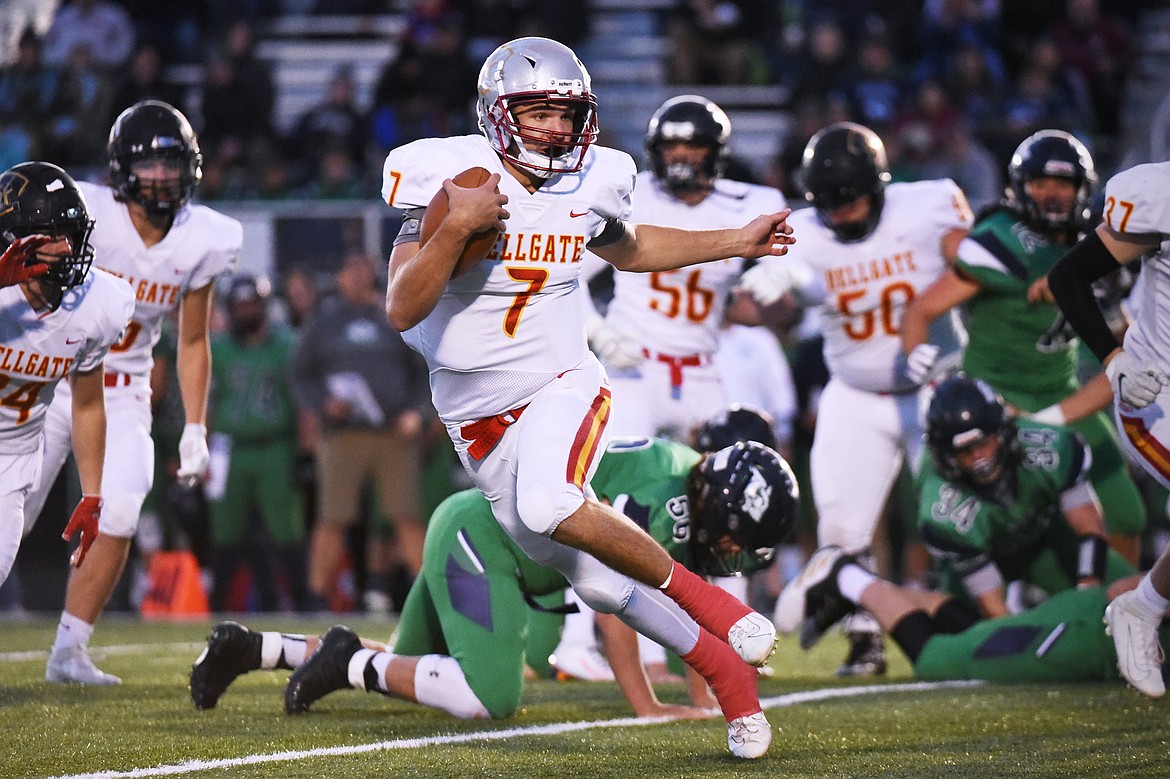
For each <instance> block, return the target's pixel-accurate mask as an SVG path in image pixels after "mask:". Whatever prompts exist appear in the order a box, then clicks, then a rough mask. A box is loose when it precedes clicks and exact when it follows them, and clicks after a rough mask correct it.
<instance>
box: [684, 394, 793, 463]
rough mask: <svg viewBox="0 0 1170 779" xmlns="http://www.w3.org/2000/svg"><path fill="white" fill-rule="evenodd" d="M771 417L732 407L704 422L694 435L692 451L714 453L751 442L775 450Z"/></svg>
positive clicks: (736, 405) (760, 411)
mask: <svg viewBox="0 0 1170 779" xmlns="http://www.w3.org/2000/svg"><path fill="white" fill-rule="evenodd" d="M772 424H773V422H772V415H771V414H769V413H768V412H767V411H764V410H763V409H759V408H756V407H755V406H749V405H747V404H744V403H733V404H731V405H730V406H728V407H727V408H725V409H723V410H722V411H720V412H719V413H718V414H716V415H715V416H713V417H711V418H710V419H708V420H707V421H706V422H704V423H703V424H702V425H700V426H699V429H698V430H696V431H695V442H694V447H695V449H698V450H699V451H700V452H714V451H716V450H719V449H722V448H724V447H727V446H731V445H732V444H734V443H735V442H737V441H755V442H756V443H757V444H763V445H764V446H767V447H770V448H772V449H775V448H776V433H775V432H773V429H772Z"/></svg>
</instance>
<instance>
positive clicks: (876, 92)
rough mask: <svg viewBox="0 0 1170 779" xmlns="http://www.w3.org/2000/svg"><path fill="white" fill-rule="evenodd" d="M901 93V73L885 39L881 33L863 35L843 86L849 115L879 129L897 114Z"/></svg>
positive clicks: (903, 80)
mask: <svg viewBox="0 0 1170 779" xmlns="http://www.w3.org/2000/svg"><path fill="white" fill-rule="evenodd" d="M905 93H906V83H905V77H904V74H903V73H902V72H901V68H900V67H899V65H898V62H897V61H896V60H895V59H894V52H893V50H892V49H891V48H890V44H889V41H887V40H886V37H885V36H884V35H882V34H870V35H867V36H866V37H865V38H864V39H863V40H862V42H861V47H860V50H859V53H858V61H857V70H856V72H855V73H854V74H853V75H852V76H850V77H849V79H848V80H847V83H846V86H845V94H846V96H847V98H848V100H849V107H850V110H851V112H852V113H853V117H854V118H855V119H856V120H857V121H858V122H860V123H861V124H864V125H866V126H867V127H871V128H876V131H877V132H883V131H885V130H887V129H888V128H889V127H890V126H891V125H892V124H893V123H894V120H895V119H896V118H897V116H898V112H899V111H900V110H901V108H902V102H903V100H904V98H905Z"/></svg>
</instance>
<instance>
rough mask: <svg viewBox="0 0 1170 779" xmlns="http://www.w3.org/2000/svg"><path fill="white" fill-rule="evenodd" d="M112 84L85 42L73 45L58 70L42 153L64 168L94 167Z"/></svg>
mask: <svg viewBox="0 0 1170 779" xmlns="http://www.w3.org/2000/svg"><path fill="white" fill-rule="evenodd" d="M112 99H113V85H112V83H111V81H110V78H109V76H108V75H107V74H106V73H105V72H103V71H101V70H99V69H98V68H97V66H96V65H95V64H94V60H93V57H92V56H91V52H90V50H89V46H88V45H84V44H79V45H77V46H75V47H73V49H72V51H71V53H70V55H69V63H68V65H67V66H66V67H65V69H64V71H62V73H61V80H60V82H59V83H58V85H57V91H56V92H55V93H54V95H53V102H52V104H51V105H50V106H49V118H48V121H47V122H46V124H45V127H44V136H43V141H44V146H43V149H42V151H43V153H44V155H45V157H46V158H47V159H51V160H55V161H56V162H58V163H59V164H61V165H62V166H65V167H83V166H93V165H95V164H97V163H98V162H99V161H101V160H102V159H103V158H104V152H105V148H106V140H107V138H108V133H109V128H110V125H109V116H110V102H111V100H112Z"/></svg>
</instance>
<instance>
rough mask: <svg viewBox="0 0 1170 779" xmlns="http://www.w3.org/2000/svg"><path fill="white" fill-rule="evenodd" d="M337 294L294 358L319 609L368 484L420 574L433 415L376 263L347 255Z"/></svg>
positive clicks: (422, 370)
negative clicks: (426, 436) (427, 430)
mask: <svg viewBox="0 0 1170 779" xmlns="http://www.w3.org/2000/svg"><path fill="white" fill-rule="evenodd" d="M337 289H338V293H339V294H338V295H337V297H336V298H334V299H332V300H328V301H325V302H324V303H323V304H322V305H321V307H320V309H319V310H318V311H317V313H316V314H315V315H314V316H313V318H312V319H311V320H310V321H309V322H308V324H306V325H305V327H304V329H303V330H302V331H301V339H300V343H299V345H298V347H297V351H296V356H295V357H294V360H293V390H294V393H295V395H296V399H297V405H298V407H299V409H300V413H301V417H302V431H303V440H304V442H305V443H306V445H307V446H308V448H309V449H310V450H312V451H314V452H315V454H316V457H317V485H318V489H319V500H318V507H317V522H316V525H315V526H314V527H313V532H312V536H311V539H310V543H309V588H310V590H311V593H310V596H309V597H310V599H311V600H312V601H313V605H314V607H315V608H317V609H323V608H325V607H326V603H327V598H328V596H329V593H330V592H331V590H332V587H333V583H334V580H335V577H336V574H337V570H338V566H339V564H340V562H341V560H342V556H343V555H344V553H345V548H346V533H347V531H348V530H349V528H351V527H352V526H353V525H354V524H355V523H356V522H357V520H358V516H359V513H360V509H361V497H362V491H363V488H364V486H365V484H366V482H367V481H373V482H374V483H375V485H376V486H377V488H378V492H379V499H380V502H381V505H382V508H383V509H384V510H385V511H386V512H387V513H388V514H389V515H390V516H391V517H392V519H393V525H394V530H395V535H396V537H397V539H398V546H399V551H400V553H401V556H402V558H403V559H404V560H405V561H406V562H407V564H408V565H409V567H410V571H411V573H412V574H417V573H418V569H419V566H420V565H421V562H422V544H423V535H424V527H423V524H422V520H421V517H420V513H419V492H418V491H419V460H420V454H419V439H420V436H421V434H422V432H423V427H424V423H425V420H426V419H427V418H429V416H430V415H432V414H433V413H434V412H433V411H432V410H431V409H430V405H429V402H428V394H429V389H428V386H427V371H426V367H425V366H424V365H423V364H422V363H421V360H420V358H419V357H418V356H417V355H416V354H415V353H414V352H412V351H410V349H409V348H408V347H407V346H406V344H405V343H404V342H403V340H402V336H401V335H400V334H399V333H398V332H396V331H395V330H394V328H393V327H391V326H390V323H389V322H388V321H387V320H386V315H385V311H384V308H383V304H382V296H381V292H380V290H379V289H378V285H377V279H376V276H375V273H374V266H373V263H372V262H371V261H370V258H369V257H368V256H366V255H365V254H364V253H362V252H360V251H351V252H349V253H348V254H347V255H346V257H345V258H344V260H343V262H342V266H341V270H340V271H338V273H337Z"/></svg>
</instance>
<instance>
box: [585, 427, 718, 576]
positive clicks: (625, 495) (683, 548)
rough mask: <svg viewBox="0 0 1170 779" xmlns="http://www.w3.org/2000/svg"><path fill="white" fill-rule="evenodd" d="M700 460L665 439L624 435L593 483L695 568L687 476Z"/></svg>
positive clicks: (608, 453) (600, 493) (607, 454)
mask: <svg viewBox="0 0 1170 779" xmlns="http://www.w3.org/2000/svg"><path fill="white" fill-rule="evenodd" d="M699 459H700V456H699V453H698V452H696V451H695V450H694V449H691V448H690V447H687V446H683V445H682V444H676V443H674V442H672V441H667V440H665V439H661V438H654V439H650V438H618V439H614V440H613V441H611V442H610V444H609V446H608V447H607V448H606V450H605V453H604V454H603V455H602V457H601V462H600V464H599V465H598V466H597V473H596V475H594V477H593V481H591V482H590V484H591V486H592V487H593V490H594V492H596V493H597V496H598V498H600V499H602V500H605V501H608V502H609V503H610V504H611V505H612V506H613V507H614V508H615V509H617V510H618V511H620V512H622V513H623V514H625V515H626V516H627V517H629V518H630V519H631V520H633V521H634V522H635V523H636V524H638V525H640V526H641V527H642V529H644V530H645V531H646V532H647V533H649V534H650V535H651V536H652V537H653V538H654V540H655V541H657V542H658V543H659V544H661V545H662V546H663V548H665V549H666V551H667V552H669V553H670V556H671V557H672V558H674V559H675V560H677V561H678V562H680V563H682V564H683V565H684V566H686V567H687V568H692V560H691V552H690V543H689V542H690V538H691V512H690V507H689V505H688V502H687V476H688V475H689V474H690V472H691V469H692V468H694V467H695V464H696V463H698V462H699Z"/></svg>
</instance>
